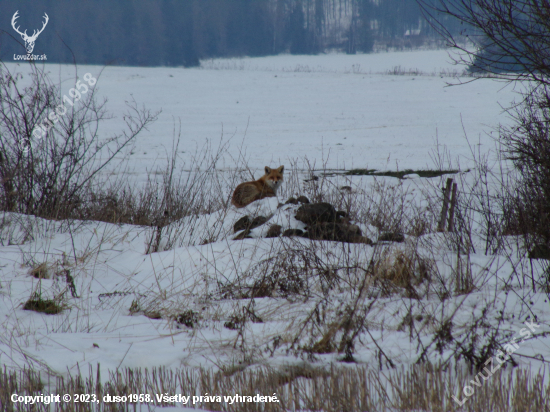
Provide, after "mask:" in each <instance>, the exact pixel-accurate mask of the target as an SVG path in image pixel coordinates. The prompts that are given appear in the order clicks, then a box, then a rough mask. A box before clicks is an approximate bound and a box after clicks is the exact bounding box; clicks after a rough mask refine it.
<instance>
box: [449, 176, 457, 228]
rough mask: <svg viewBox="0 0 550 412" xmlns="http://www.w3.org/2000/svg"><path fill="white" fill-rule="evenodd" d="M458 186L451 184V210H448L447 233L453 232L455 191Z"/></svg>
mask: <svg viewBox="0 0 550 412" xmlns="http://www.w3.org/2000/svg"><path fill="white" fill-rule="evenodd" d="M457 187H458V185H457V184H456V183H453V196H452V197H451V210H449V226H448V228H447V230H448V231H449V232H454V230H455V222H454V219H455V206H456V190H457Z"/></svg>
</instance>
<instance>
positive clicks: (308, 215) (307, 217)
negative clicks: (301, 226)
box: [296, 203, 336, 225]
mask: <svg viewBox="0 0 550 412" xmlns="http://www.w3.org/2000/svg"><path fill="white" fill-rule="evenodd" d="M296 219H298V220H300V221H301V222H304V223H305V224H307V225H314V224H316V223H319V222H335V220H336V210H335V209H334V206H332V205H331V204H330V203H310V204H305V205H302V206H300V207H299V208H298V210H297V211H296Z"/></svg>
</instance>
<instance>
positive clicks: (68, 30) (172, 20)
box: [0, 0, 454, 67]
mask: <svg viewBox="0 0 550 412" xmlns="http://www.w3.org/2000/svg"><path fill="white" fill-rule="evenodd" d="M17 10H19V16H20V17H19V19H18V24H19V25H21V30H24V29H27V31H28V33H29V34H30V33H32V31H33V30H34V29H39V28H41V27H42V16H43V15H44V13H47V14H48V16H49V23H48V26H47V27H46V29H45V30H44V32H43V33H41V34H40V36H39V38H38V39H37V41H36V48H35V51H34V54H46V55H47V59H48V60H47V61H48V62H55V63H70V62H73V61H76V62H78V63H80V64H120V65H136V66H159V65H161V66H186V67H189V66H195V65H198V64H199V60H200V59H204V58H212V57H229V56H245V55H246V56H265V55H273V54H279V53H285V52H290V53H293V54H314V53H319V52H322V51H324V50H327V49H336V50H341V51H345V52H348V53H355V52H357V51H362V52H369V51H371V50H372V48H373V45H374V43H375V41H380V40H383V39H387V40H388V41H390V40H391V39H394V38H403V36H404V35H405V33H406V32H407V31H409V33H413V32H414V33H416V35H417V36H418V35H419V33H420V34H422V35H423V36H428V37H430V36H432V37H433V36H436V34H435V32H434V31H433V29H432V28H431V26H430V25H429V24H427V22H426V21H425V20H424V17H423V15H422V11H421V9H420V7H419V6H418V4H417V2H416V0H132V1H128V0H126V1H117V2H113V1H108V0H88V1H85V2H83V1H79V2H75V1H71V0H56V1H55V2H52V1H47V0H33V1H32V2H30V1H25V2H23V1H20V0H3V1H2V22H1V26H0V29H1V30H2V32H1V36H0V58H1V59H2V60H3V61H13V54H25V53H26V52H25V50H24V48H23V40H22V39H21V36H19V35H18V34H17V33H16V32H15V31H14V30H13V28H12V27H11V17H12V16H13V14H14V13H15V11H17ZM448 25H449V27H450V29H451V30H454V27H453V26H452V25H453V22H452V21H451V20H449V22H448ZM419 31H420V32H419Z"/></svg>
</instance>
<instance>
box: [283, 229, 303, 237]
mask: <svg viewBox="0 0 550 412" xmlns="http://www.w3.org/2000/svg"><path fill="white" fill-rule="evenodd" d="M303 235H304V231H303V230H300V229H287V230H285V231H284V232H283V236H284V237H292V236H303Z"/></svg>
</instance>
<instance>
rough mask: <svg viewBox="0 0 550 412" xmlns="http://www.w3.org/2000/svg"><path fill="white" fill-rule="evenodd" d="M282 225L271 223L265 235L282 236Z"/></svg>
mask: <svg viewBox="0 0 550 412" xmlns="http://www.w3.org/2000/svg"><path fill="white" fill-rule="evenodd" d="M282 228H283V227H282V226H281V225H271V226H270V228H269V230H268V231H267V234H266V235H265V237H279V236H281V230H282Z"/></svg>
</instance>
